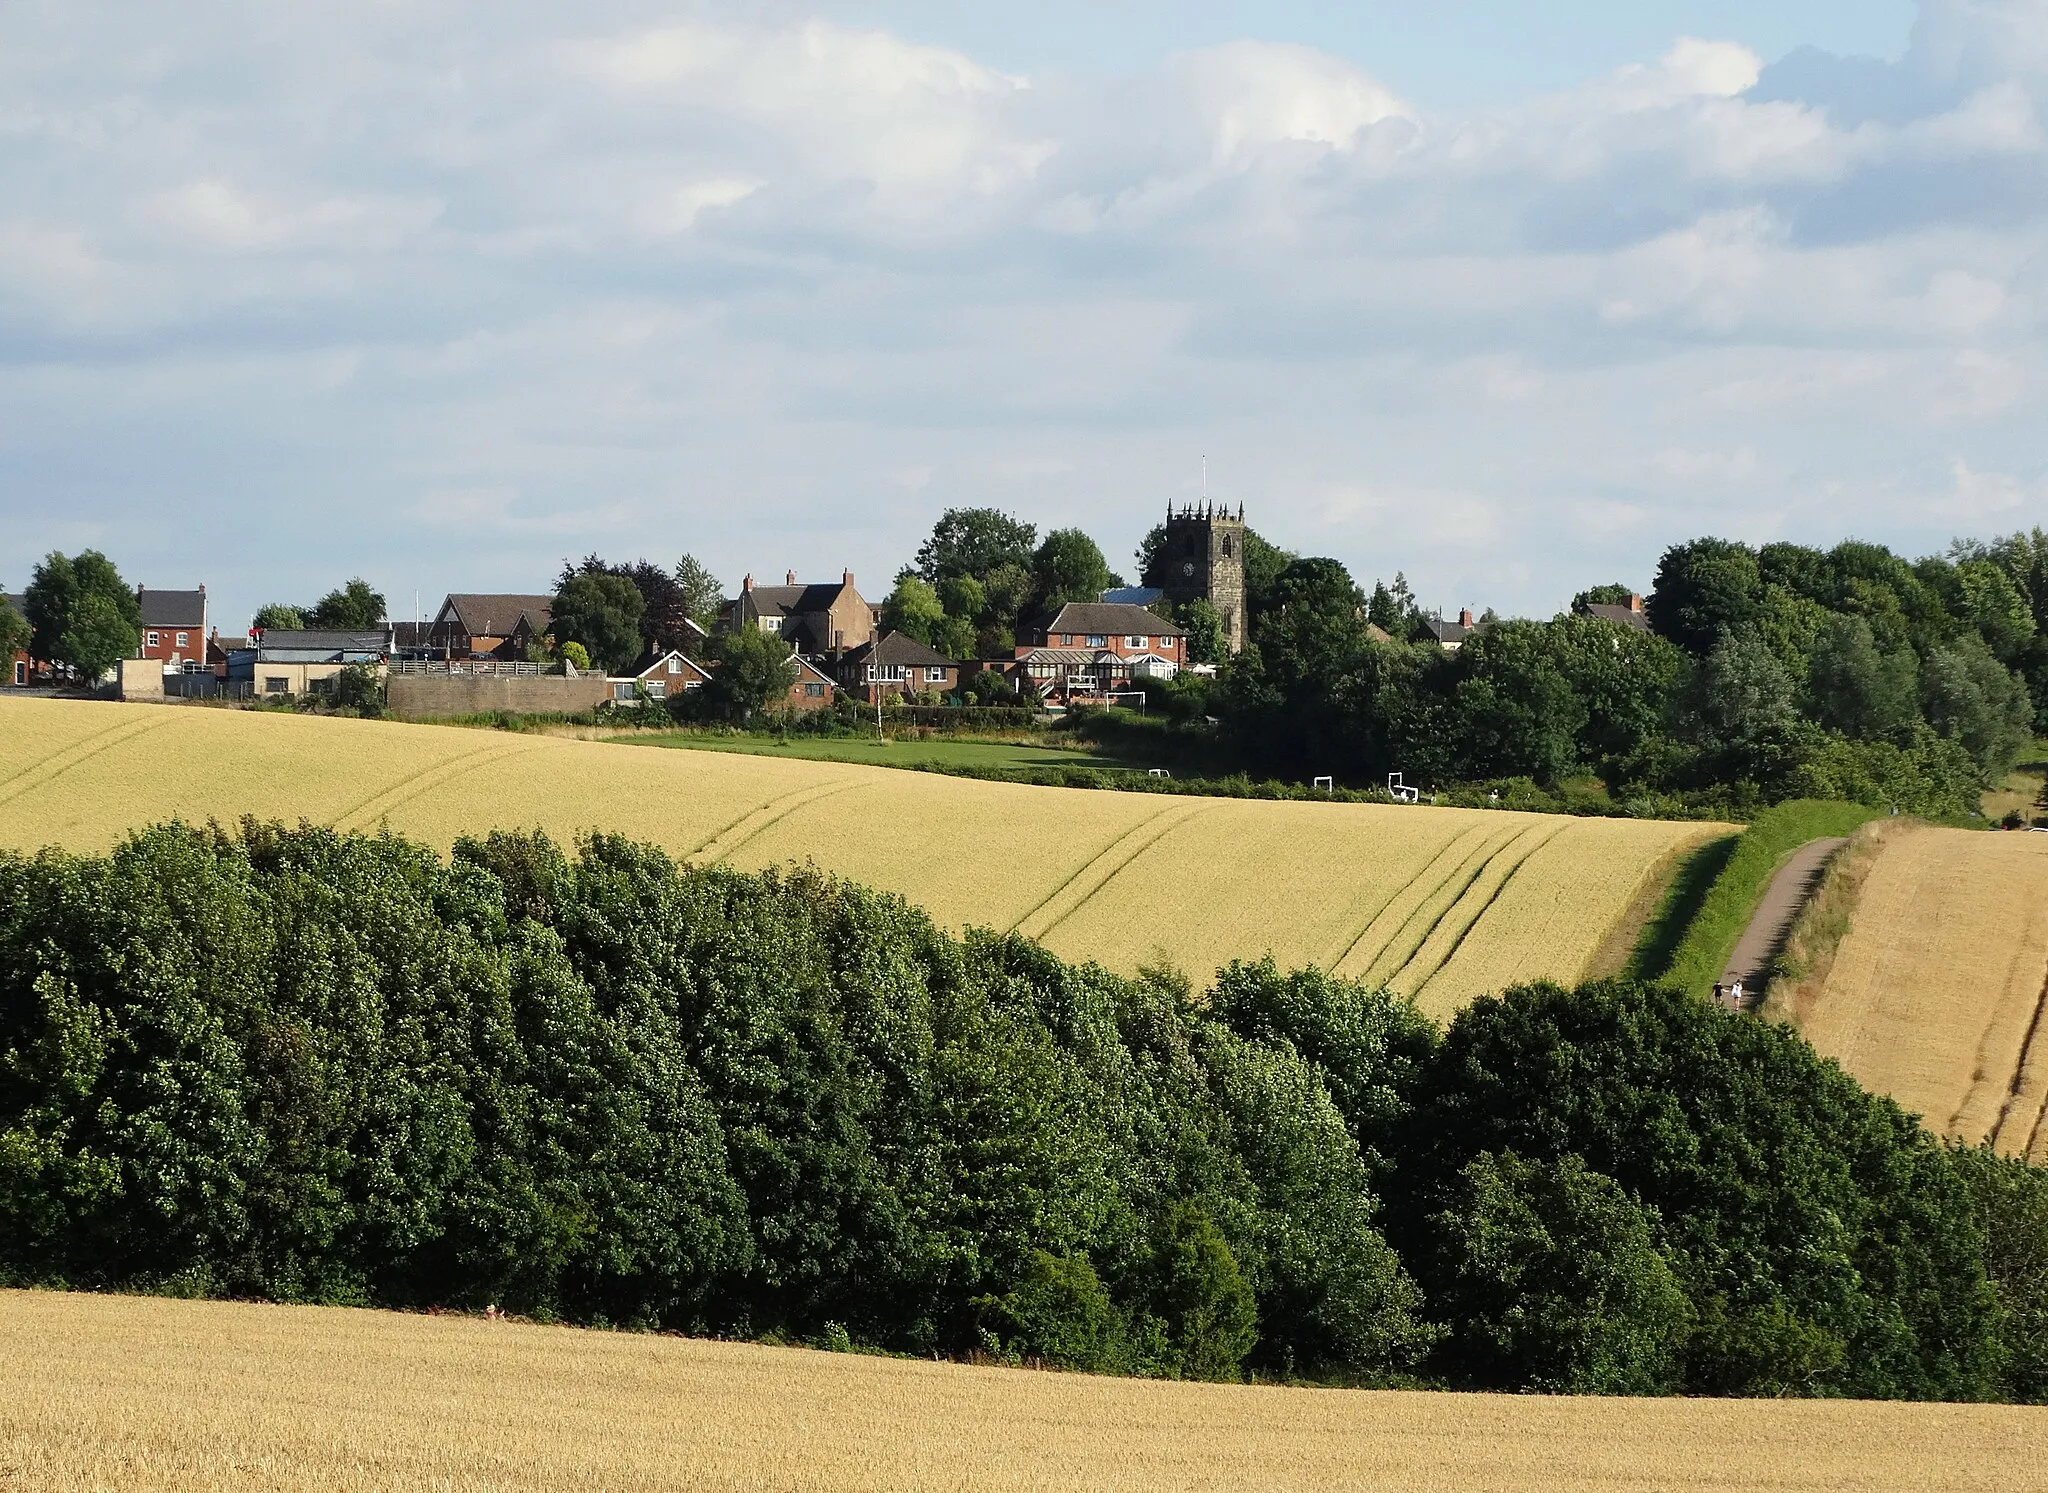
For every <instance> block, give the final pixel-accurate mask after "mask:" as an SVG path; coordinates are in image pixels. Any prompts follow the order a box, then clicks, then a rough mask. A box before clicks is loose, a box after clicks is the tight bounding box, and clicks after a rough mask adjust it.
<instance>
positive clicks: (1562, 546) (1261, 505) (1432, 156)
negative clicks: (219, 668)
mask: <svg viewBox="0 0 2048 1493" xmlns="http://www.w3.org/2000/svg"><path fill="white" fill-rule="evenodd" d="M2044 119H2048V5H2044V4H2043V3H2041V0H1918V3H1906V4H1899V3H1894V0H1864V3H1860V4H1857V5H1853V6H1852V5H1848V4H1844V3H1835V0H1827V3H1818V0H1816V3H1809V4H1804V5H1801V4H1782V5H1775V6H1767V5H1764V4H1761V3H1755V4H1750V3H1745V4H1729V5H1707V4H1685V3H1678V0H1665V3H1644V4H1637V5H1631V6H1626V7H1624V6H1620V5H1591V4H1586V3H1555V4H1550V5H1546V6H1540V7H1539V6H1530V5H1526V4H1523V5H1510V4H1507V3H1493V0H1490V3H1485V4H1469V5H1463V6H1457V5H1444V4H1437V5H1431V6H1421V5H1414V4H1393V3H1382V4H1362V5H1354V6H1347V7H1316V6H1309V5H1305V4H1297V3H1285V0H1283V3H1269V4H1265V5H1261V6H1257V7H1253V6H1249V5H1235V4H1225V3H1219V0H1208V3H1203V0H1196V3H1192V4H1181V5H1175V6H1170V7H1169V6H1166V5H1153V4H1144V5H1116V4H1103V3H1097V4H1093V5H1082V4H1079V3H1069V0H1050V3H1043V4H1039V5H1036V6H1031V7H1022V6H1005V7H991V6H975V7H965V6H941V5H936V4H929V3H918V0H815V3H811V4H805V3H801V0H775V3H773V4H771V5H766V6H764V5H760V4H754V5H737V4H723V3H717V0H703V3H694V4H691V3H655V0H589V3H586V4H584V5H581V6H577V7H563V6H558V5H542V4H539V3H536V0H497V3H485V0H421V3H416V4H406V5H363V4H360V3H340V0H307V3H304V4H301V5H295V6H291V7H277V6H274V5H269V4H264V3H260V0H190V3H188V4H185V5H181V6H179V7H175V8H173V7H157V8H144V9H141V10H138V9H136V8H135V7H131V6H122V5H118V4H115V3H112V0H65V3H57V0H37V3H27V4H22V5H17V6H11V7H7V8H5V9H4V10H0V584H5V585H7V586H9V587H10V588H11V587H15V586H19V585H20V584H21V583H22V581H23V580H24V578H25V577H26V575H27V572H28V569H29V567H30V566H31V565H32V564H33V563H34V561H35V560H36V559H37V558H38V557H39V556H41V555H42V554H43V553H45V552H47V551H48V550H50V549H53V548H62V549H64V550H66V551H75V550H77V549H79V548H82V547H84V546H87V545H92V546H97V547H99V548H101V549H104V550H106V551H107V552H108V553H110V554H112V555H113V556H115V558H116V559H117V561H118V562H119V563H120V564H121V566H122V567H123V569H124V571H125V572H126V573H128V574H129V575H130V576H131V577H132V578H134V579H136V580H139V581H142V582H145V583H147V584H149V585H152V586H161V587H171V586H186V585H190V584H193V583H195V582H198V581H202V580H203V581H205V582H207V583H208V585H209V588H210V590H211V593H212V594H213V596H214V597H215V598H216V601H217V603H218V605H217V613H218V616H219V617H220V619H221V620H223V621H225V622H226V623H227V624H228V625H230V626H231V627H232V626H238V625H239V624H241V623H242V622H243V621H244V620H245V619H246V618H247V617H248V615H249V614H250V612H251V611H252V610H253V609H254V607H255V606H257V605H258V604H260V603H262V602H264V601H266V600H271V599H294V598H299V599H304V598H311V597H313V596H316V595H318V594H319V593H320V592H322V591H324V590H326V589H328V588H329V587H331V586H332V585H334V584H336V583H337V582H339V581H340V580H342V579H345V578H346V577H348V576H350V575H354V574H361V575H364V576H366V577H367V578H369V579H370V580H371V581H372V582H373V583H374V584H376V585H377V586H378V587H380V588H381V589H382V590H384V591H385V592H386V594H387V595H388V596H389V597H390V598H391V602H392V606H393V610H394V612H395V613H396V614H398V615H400V616H404V615H408V614H409V613H410V610H411V605H412V600H411V599H412V596H413V593H414V592H415V591H416V590H417V591H418V592H419V593H420V594H421V595H422V598H423V602H424V604H425V605H426V606H427V607H428V608H429V609H431V607H432V605H433V603H434V601H435V600H436V599H437V598H438V597H439V596H440V595H441V594H442V593H443V592H446V591H451V590H464V591H469V590H529V589H545V588H547V586H548V585H549V584H550V581H551V578H552V576H553V574H554V573H555V571H556V569H557V568H558V566H559V564H560V562H561V560H562V559H563V558H564V557H565V556H578V555H582V554H584V553H587V552H590V551H593V550H594V551H598V552H602V553H604V554H607V555H610V556H614V557H617V558H633V557H637V556H641V555H645V556H647V557H650V558H653V559H656V560H659V561H662V562H664V563H666V562H670V561H672V560H673V559H674V558H675V557H676V556H677V555H678V554H680V553H682V552H683V551H690V552H693V553H695V554H696V555H698V556H699V557H700V558H702V559H703V560H705V561H706V562H707V563H709V564H710V565H711V566H712V568H713V569H714V571H716V572H717V573H718V574H719V575H720V576H721V577H722V578H723V579H724V580H725V581H726V582H727V584H728V585H733V584H736V583H737V582H738V580H739V579H740V577H741V576H742V575H743V574H745V573H747V572H749V571H751V572H753V573H755V574H757V575H773V576H778V577H779V576H780V575H781V573H782V572H783V571H784V570H785V569H788V568H794V569H797V570H798V571H800V572H802V573H804V574H806V575H836V574H837V573H838V572H839V571H840V569H841V568H842V567H851V568H852V569H854V570H855V572H856V573H857V575H858V576H859V577H860V579H861V582H862V585H863V589H865V590H868V591H870V592H871V593H873V594H876V595H879V594H881V593H882V592H884V591H885V590H886V588H887V585H888V581H889V576H890V574H891V573H892V572H893V570H894V569H895V567H896V566H897V565H898V564H900V563H902V562H903V561H904V560H905V559H906V558H907V557H908V556H909V555H910V554H911V553H912V552H913V551H914V549H915V548H916V545H917V543H918V541H919V539H920V537H921V536H922V535H923V534H924V533H925V532H926V531H928V529H929V527H930V525H931V523H932V521H933V519H934V518H935V517H936V516H937V514H938V513H939V512H940V511H941V510H942V509H943V508H945V507H947V506H951V505H956V504H967V503H986V504H992V505H995V506H999V507H1002V508H1005V509H1009V510H1011V511H1015V512H1018V513H1020V514H1023V515H1025V516H1027V517H1029V518H1030V519H1032V520H1033V521H1035V522H1037V523H1038V524H1039V525H1040V526H1041V528H1050V527H1053V526H1057V525H1064V524H1080V525H1082V526H1084V527H1086V528H1087V529H1089V531H1090V532H1092V533H1093V534H1095V535H1096V537H1097V538H1098V539H1099V540H1100V542H1101V543H1102V545H1103V547H1104V549H1105V550H1106V551H1107V552H1108V553H1109V555H1110V558H1111V560H1112V563H1113V564H1118V565H1126V564H1128V557H1129V555H1130V552H1131V550H1132V548H1133V547H1134V546H1135V544H1136V543H1137V541H1138V539H1139V538H1140V537H1141V536H1142V534H1143V533H1144V531H1145V529H1146V528H1147V526H1148V525H1149V524H1150V523H1151V522H1152V521H1153V520H1154V517H1155V516H1156V515H1157V514H1158V512H1159V511H1160V510H1161V509H1162V508H1163V507H1164V506H1165V504H1166V503H1167V502H1169V501H1176V500H1182V499H1186V498H1189V497H1192V496H1194V495H1195V493H1196V491H1197V488H1198V482H1199V475H1198V474H1199V471H1200V459H1201V457H1202V456H1203V455H1205V454H1206V455H1207V457H1208V462H1209V473H1210V487H1211V490H1212V492H1214V493H1215V494H1216V495H1217V496H1220V497H1223V498H1225V499H1228V500H1230V501H1242V502H1244V503H1245V504H1246V507H1247V511H1248V513H1249V515H1250V517H1251V519H1252V522H1253V523H1254V524H1255V525H1256V526H1257V527H1258V528H1259V529H1260V530H1261V531H1262V532H1265V533H1266V534H1268V535H1269V536H1270V537H1272V538H1273V539H1275V540H1276V541H1278V542H1280V543H1282V544H1284V545H1287V546H1288V547H1291V548H1294V549H1296V550H1299V551H1302V552H1305V553H1324V554H1331V555H1335V556H1336V557H1338V558H1339V559H1342V560H1343V561H1344V562H1345V563H1346V564H1348V565H1349V566H1350V567H1351V568H1352V570H1353V572H1354V573H1355V574H1356V575H1358V576H1359V577H1360V579H1361V580H1363V581H1365V582H1367V583H1368V584H1369V583H1370V581H1371V580H1372V579H1373V578H1374V577H1376V576H1391V575H1392V574H1393V573H1394V572H1395V571H1396V570H1400V571H1404V572H1405V573H1406V574H1407V575H1408V577H1409V579H1410V580H1411V582H1412V583H1413V584H1414V586H1415V588H1416V590H1417V592H1418V593H1419V594H1420V595H1421V597H1422V598H1423V599H1424V601H1425V602H1426V603H1428V604H1432V605H1436V606H1440V607H1443V608H1445V609H1447V610H1449V609H1455V608H1457V607H1459V606H1461V605H1472V606H1475V607H1483V606H1487V605H1492V606H1494V607H1497V608H1498V609H1500V610H1501V611H1503V612H1507V613H1523V614H1534V615H1547V614H1548V613H1550V612H1552V611H1554V610H1556V609H1557V608H1559V607H1561V606H1563V605H1564V604H1565V603H1566V602H1567V601H1568V599H1569V597H1570V596H1571V594H1572V592H1573V591H1575V590H1577V589H1579V588H1581V587H1583V586H1585V585H1587V584H1591V583H1594V582H1598V581H1606V580H1610V579H1613V580H1622V581H1626V582H1630V583H1633V584H1637V585H1647V583H1648V581H1649V579H1650V577H1651V574H1652V571H1653V568H1654V565H1655V562H1656V557H1657V555H1658V554H1659V552H1660V551H1661V550H1662V549H1663V548H1664V547H1665V546H1666V545H1668V544H1670V543H1673V542H1675V541H1677V540H1680V539H1683V538H1687V537H1690V536H1692V535H1695V534H1698V533H1702V532H1717V533H1724V534H1729V535H1733V536H1738V537H1742V538H1745V539H1749V540H1752V541H1764V540H1770V539H1776V538H1790V539H1796V540H1801V541H1804V542H1811V543H1823V544H1825V543H1832V542H1834V541H1835V540H1837V539H1839V538H1841V537H1843V536H1845V535H1851V534H1854V535H1857V536H1859V537H1863V538H1868V539H1874V540H1879V541H1882V542H1885V543H1889V544H1892V545H1894V546H1896V547H1898V548H1901V549H1903V550H1906V551H1908V552H1912V553H1924V552H1927V551H1930V550H1934V549H1938V548H1941V547H1942V546H1944V545H1945V544H1946V543H1947V542H1948V540H1949V539H1950V538H1951V537H1953V536H1955V535H1958V534H1980V535H1981V534H1990V533H1995V532H2005V531H2009V530H2011V529H2014V528H2017V527H2022V526H2032V525H2033V524H2036V523H2041V522H2048V456H2044V454H2043V450H2042V447H2041V443H2040V439H2039V418H2038V411H2039V410H2040V409H2041V408H2042V407H2043V405H2044V398H2048V346H2044V340H2043V326H2042V321H2041V317H2042V308H2043V304H2044V296H2048V128H2044Z"/></svg>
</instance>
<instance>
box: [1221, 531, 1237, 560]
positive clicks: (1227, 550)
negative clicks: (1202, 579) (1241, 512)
mask: <svg viewBox="0 0 2048 1493" xmlns="http://www.w3.org/2000/svg"><path fill="white" fill-rule="evenodd" d="M1235 543H1236V540H1234V539H1232V538H1231V536H1230V535H1228V534H1225V535H1224V536H1223V558H1224V559H1226V560H1228V559H1229V558H1230V557H1231V555H1232V554H1233V553H1234V552H1233V551H1232V549H1231V545H1233V544H1235Z"/></svg>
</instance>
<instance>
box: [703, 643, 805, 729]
mask: <svg viewBox="0 0 2048 1493" xmlns="http://www.w3.org/2000/svg"><path fill="white" fill-rule="evenodd" d="M710 654H711V659H712V663H713V669H712V674H711V682H710V683H709V684H707V685H705V686H704V689H703V691H702V693H703V694H704V696H705V704H706V705H707V707H709V708H710V709H711V710H713V711H715V712H716V713H718V714H720V715H723V716H724V717H725V718H726V719H728V720H734V721H741V722H745V721H749V720H752V719H753V718H754V716H755V715H756V714H757V713H758V712H759V711H760V710H761V709H762V708H763V707H764V706H766V705H767V704H768V702H769V701H770V700H778V699H780V698H782V697H783V696H784V695H786V694H788V693H789V689H790V686H791V685H793V684H795V683H796V660H795V657H794V656H793V654H792V653H791V651H790V646H789V644H787V643H785V642H784V641H783V640H782V639H781V638H778V637H776V636H775V634H773V633H770V632H763V631H761V630H760V629H759V628H757V627H743V628H740V629H739V630H738V631H737V632H726V633H719V634H718V635H717V636H716V637H714V638H713V639H712V640H711V649H710Z"/></svg>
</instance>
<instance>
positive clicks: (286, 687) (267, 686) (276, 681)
mask: <svg viewBox="0 0 2048 1493" xmlns="http://www.w3.org/2000/svg"><path fill="white" fill-rule="evenodd" d="M291 692H292V682H291V680H289V679H287V678H285V677H284V675H282V674H266V675H264V676H263V693H264V694H266V695H288V694H290V693H291Z"/></svg>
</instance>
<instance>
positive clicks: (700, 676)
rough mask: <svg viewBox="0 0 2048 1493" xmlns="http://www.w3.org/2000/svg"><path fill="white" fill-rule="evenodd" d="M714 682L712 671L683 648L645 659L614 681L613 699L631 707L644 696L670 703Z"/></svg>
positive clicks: (618, 675) (672, 649) (616, 676)
mask: <svg viewBox="0 0 2048 1493" xmlns="http://www.w3.org/2000/svg"><path fill="white" fill-rule="evenodd" d="M710 682H711V674H710V671H709V670H707V669H706V668H705V667H704V666H703V665H702V664H700V663H698V662H697V661H696V660H695V659H694V658H691V657H690V655H689V654H687V653H685V652H683V650H682V649H680V648H670V649H668V650H666V651H665V652H662V653H650V654H643V655H641V657H640V659H639V661H638V662H636V663H635V664H634V665H633V667H632V668H631V669H628V670H627V671H626V672H625V673H623V674H614V675H613V676H612V677H611V686H612V698H613V699H614V700H616V701H618V702H620V703H621V704H626V705H630V704H632V703H633V701H634V699H636V698H637V697H638V696H639V695H640V694H641V693H643V692H644V693H645V694H646V696H647V698H648V699H650V700H666V699H669V698H671V697H673V696H676V695H680V694H683V693H684V692H685V691H687V690H693V689H702V688H703V687H704V686H705V685H707V684H709V683H710Z"/></svg>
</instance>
